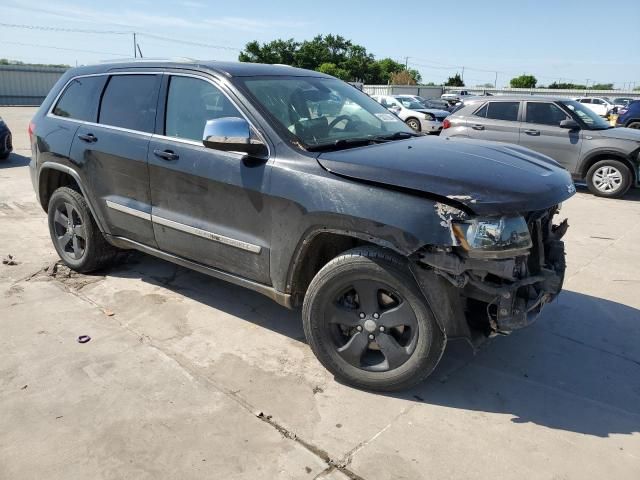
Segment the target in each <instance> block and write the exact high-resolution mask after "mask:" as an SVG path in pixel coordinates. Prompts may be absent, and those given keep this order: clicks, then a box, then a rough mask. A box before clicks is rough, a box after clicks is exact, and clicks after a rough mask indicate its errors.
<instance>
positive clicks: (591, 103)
mask: <svg viewBox="0 0 640 480" xmlns="http://www.w3.org/2000/svg"><path fill="white" fill-rule="evenodd" d="M575 101H576V102H580V103H583V104H584V106H585V107H588V108H590V109H591V110H593V111H594V112H595V113H597V114H598V115H600V116H601V117H607V116H609V113H611V110H613V109H614V108H615V107H617V108H619V109H620V108H624V105H622V104H614V103H613V102H611V100H609V99H608V98H607V97H582V98H576V99H575Z"/></svg>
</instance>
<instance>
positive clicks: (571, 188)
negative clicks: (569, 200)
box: [567, 183, 576, 193]
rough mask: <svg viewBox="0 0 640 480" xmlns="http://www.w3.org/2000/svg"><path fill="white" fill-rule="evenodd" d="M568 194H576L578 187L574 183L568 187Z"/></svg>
mask: <svg viewBox="0 0 640 480" xmlns="http://www.w3.org/2000/svg"><path fill="white" fill-rule="evenodd" d="M567 193H576V186H575V185H574V184H573V183H569V184H568V185H567Z"/></svg>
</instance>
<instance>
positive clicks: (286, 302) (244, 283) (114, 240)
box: [105, 234, 293, 309]
mask: <svg viewBox="0 0 640 480" xmlns="http://www.w3.org/2000/svg"><path fill="white" fill-rule="evenodd" d="M105 237H106V238H107V240H108V241H109V243H111V244H112V245H114V246H116V247H119V248H124V249H133V250H139V251H141V252H143V253H148V254H149V255H153V256H154V257H158V258H161V259H163V260H167V261H169V262H172V263H175V264H177V265H180V266H182V267H186V268H190V269H191V270H195V271H197V272H200V273H204V274H205V275H209V276H210V277H214V278H218V279H220V280H224V281H226V282H229V283H233V284H234V285H239V286H241V287H245V288H248V289H250V290H253V291H255V292H258V293H261V294H262V295H265V296H267V297H269V298H270V299H271V300H274V301H275V302H277V303H279V304H280V305H282V306H283V307H287V308H289V309H293V301H292V297H291V295H289V294H287V293H282V292H279V291H278V290H276V289H275V288H273V287H270V286H269V285H264V284H262V283H258V282H254V281H253V280H248V279H246V278H243V277H239V276H237V275H233V274H232V273H228V272H225V271H222V270H218V269H216V268H212V267H208V266H206V265H202V264H201V263H197V262H193V261H191V260H187V259H186V258H183V257H179V256H177V255H172V254H170V253H167V252H163V251H162V250H158V249H156V248H152V247H148V246H147V245H143V244H142V243H138V242H134V241H133V240H129V239H128V238H124V237H115V236H113V235H107V234H105Z"/></svg>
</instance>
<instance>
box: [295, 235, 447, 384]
mask: <svg viewBox="0 0 640 480" xmlns="http://www.w3.org/2000/svg"><path fill="white" fill-rule="evenodd" d="M302 316H303V323H304V331H305V336H306V338H307V340H308V342H309V345H310V346H311V349H312V350H313V352H314V353H315V355H316V356H317V357H318V359H319V360H320V362H321V363H322V364H323V365H324V366H325V367H326V368H327V369H328V370H329V371H330V372H331V373H333V374H334V375H335V376H336V377H337V378H338V379H340V380H342V381H345V382H346V383H349V384H351V385H354V386H356V387H361V388H366V389H370V390H379V391H394V390H401V389H406V388H409V387H411V386H413V385H415V384H417V383H419V382H421V381H422V380H424V379H425V378H426V377H428V376H429V374H430V373H431V372H432V371H433V369H434V368H435V367H436V365H437V364H438V361H439V360H440V357H441V355H442V353H443V351H444V347H445V343H446V340H445V336H444V334H443V333H442V331H441V330H440V328H439V327H438V325H437V323H436V321H435V319H434V317H433V314H432V312H431V309H430V308H429V306H428V305H427V303H426V300H425V299H424V296H423V295H422V293H421V292H420V290H419V288H418V286H417V285H416V282H415V280H414V279H413V277H412V275H411V272H410V271H409V269H408V267H407V266H406V262H405V261H404V260H403V259H402V258H400V257H397V256H396V255H394V254H391V253H388V252H385V251H384V250H382V249H379V248H371V247H369V248H357V249H353V250H350V251H348V252H346V253H344V254H342V255H340V256H339V257H337V258H335V259H333V260H332V261H331V262H329V263H328V264H327V265H325V266H324V267H323V268H322V269H321V270H320V272H318V274H317V275H316V276H315V278H314V279H313V281H312V282H311V284H310V285H309V289H308V291H307V294H306V296H305V300H304V306H303V310H302Z"/></svg>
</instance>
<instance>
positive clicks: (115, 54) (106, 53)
mask: <svg viewBox="0 0 640 480" xmlns="http://www.w3.org/2000/svg"><path fill="white" fill-rule="evenodd" d="M2 44H3V45H5V44H6V45H20V46H23V47H37V48H50V49H52V50H67V51H69V52H84V53H98V54H100V55H114V56H117V57H126V54H125V53H114V52H101V51H97V50H83V49H79V48H65V47H54V46H51V45H38V44H36V43H23V42H6V41H3V42H2Z"/></svg>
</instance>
